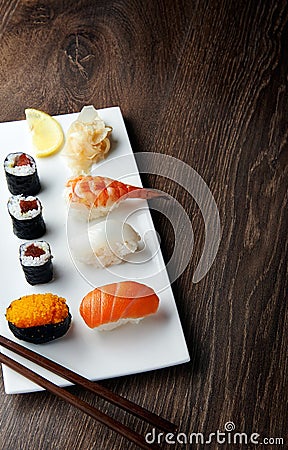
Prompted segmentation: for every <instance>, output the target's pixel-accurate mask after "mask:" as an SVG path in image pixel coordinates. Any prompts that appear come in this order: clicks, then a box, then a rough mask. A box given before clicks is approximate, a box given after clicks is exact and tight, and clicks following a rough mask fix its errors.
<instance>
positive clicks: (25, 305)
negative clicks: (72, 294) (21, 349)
mask: <svg viewBox="0 0 288 450" xmlns="http://www.w3.org/2000/svg"><path fill="white" fill-rule="evenodd" d="M6 319H7V321H8V326H9V328H10V330H11V331H12V333H13V334H14V336H15V337H16V338H18V339H21V340H23V341H26V342H32V343H33V344H44V343H45V342H50V341H53V340H55V339H57V338H60V337H61V336H64V334H66V333H67V331H68V329H69V327H70V324H71V319H72V317H71V314H70V312H69V308H68V306H67V304H66V300H65V298H62V297H58V296H57V295H54V294H50V293H47V294H31V295H25V296H24V297H21V298H19V299H17V300H14V301H13V302H12V303H11V304H10V305H9V307H8V308H7V309H6Z"/></svg>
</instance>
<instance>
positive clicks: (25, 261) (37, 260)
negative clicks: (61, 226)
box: [20, 241, 51, 267]
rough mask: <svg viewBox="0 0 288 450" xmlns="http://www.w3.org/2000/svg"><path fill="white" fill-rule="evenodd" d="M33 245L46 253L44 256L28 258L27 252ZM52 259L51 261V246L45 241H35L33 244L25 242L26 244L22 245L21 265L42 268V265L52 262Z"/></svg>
mask: <svg viewBox="0 0 288 450" xmlns="http://www.w3.org/2000/svg"><path fill="white" fill-rule="evenodd" d="M31 245H34V246H35V247H38V248H40V249H41V250H43V251H44V252H45V253H44V254H43V255H40V256H37V257H35V256H26V255H25V252H26V250H27V248H28V247H30V246H31ZM50 259H51V252H50V246H49V244H48V243H47V242H45V241H35V242H33V243H31V242H25V244H22V245H21V246H20V260H21V264H22V265H23V266H36V267H37V266H42V265H44V264H46V263H47V262H48V261H50Z"/></svg>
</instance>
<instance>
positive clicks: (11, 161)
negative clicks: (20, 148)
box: [4, 152, 36, 176]
mask: <svg viewBox="0 0 288 450" xmlns="http://www.w3.org/2000/svg"><path fill="white" fill-rule="evenodd" d="M22 154H23V153H22V152H19V153H10V154H9V155H8V156H7V158H6V159H5V161H4V168H5V170H6V172H8V173H10V174H11V175H17V176H27V175H32V174H33V173H34V172H35V170H36V164H35V161H34V160H33V158H32V157H31V156H29V155H27V154H26V156H27V157H28V158H29V160H30V162H31V164H27V165H22V166H15V159H16V158H17V156H20V155H22Z"/></svg>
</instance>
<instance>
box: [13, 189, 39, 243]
mask: <svg viewBox="0 0 288 450" xmlns="http://www.w3.org/2000/svg"><path fill="white" fill-rule="evenodd" d="M7 207H8V211H9V214H10V217H11V219H12V223H13V232H14V234H15V235H16V236H17V237H18V238H20V239H38V238H40V237H42V236H43V235H44V234H45V232H46V226H45V223H44V220H43V217H42V205H41V203H40V200H39V199H38V198H37V197H32V196H28V197H24V196H23V195H16V196H11V197H10V198H9V200H8V204H7Z"/></svg>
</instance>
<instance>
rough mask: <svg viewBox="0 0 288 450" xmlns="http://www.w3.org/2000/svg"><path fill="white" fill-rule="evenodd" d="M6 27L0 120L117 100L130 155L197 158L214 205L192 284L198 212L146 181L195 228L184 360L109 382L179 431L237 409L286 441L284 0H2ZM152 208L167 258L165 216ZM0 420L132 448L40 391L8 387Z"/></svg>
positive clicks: (1, 437)
mask: <svg viewBox="0 0 288 450" xmlns="http://www.w3.org/2000/svg"><path fill="white" fill-rule="evenodd" d="M0 35H1V41H0V42H1V44H0V45H1V62H0V64H1V70H0V105H1V109H0V121H9V120H16V119H23V118H24V109H25V108H26V107H34V108H37V109H42V110H44V111H46V112H48V113H50V114H60V113H68V112H76V111H79V110H80V109H81V108H82V106H83V105H85V104H94V105H95V107H96V108H102V107H108V106H112V105H119V106H120V107H121V109H122V112H123V115H124V118H125V122H126V126H127V130H128V134H129V137H130V140H131V143H132V147H133V149H134V151H135V152H139V151H148V152H154V151H157V152H160V153H163V154H167V155H172V156H175V157H177V158H179V159H181V160H182V161H184V162H186V163H187V164H189V165H191V166H192V167H193V168H194V169H195V170H196V171H197V172H198V173H199V174H200V175H201V177H202V178H203V179H204V180H205V182H206V183H207V185H208V186H209V188H210V190H211V192H212V193H213V195H214V198H215V200H216V202H217V205H218V208H219V212H220V217H221V225H222V240H221V244H220V248H219V252H218V254H217V258H216V260H215V262H214V264H213V266H212V268H211V269H210V271H209V272H208V274H207V275H206V277H205V278H203V279H202V280H201V281H200V282H199V283H197V284H193V283H192V277H193V273H194V271H195V268H196V266H197V262H198V261H199V258H200V256H201V252H202V249H203V243H204V237H203V236H204V224H203V220H202V218H201V213H200V211H199V208H198V206H197V204H196V203H195V202H194V201H193V199H192V198H191V196H190V195H188V194H187V192H185V191H184V190H183V189H182V188H181V187H179V186H178V185H177V184H176V183H174V182H172V181H170V180H168V179H166V178H162V177H157V176H152V175H146V176H145V177H144V182H145V185H148V186H153V187H155V188H158V189H163V190H165V191H167V192H169V194H170V195H172V196H174V197H175V198H176V199H177V200H178V201H179V202H180V203H181V204H182V206H183V208H185V210H186V212H187V214H188V215H189V217H190V219H191V221H192V224H193V230H194V234H195V245H194V252H193V256H192V258H191V261H190V264H189V266H188V267H187V268H186V270H185V272H184V273H183V274H182V275H181V276H180V277H179V278H178V279H177V280H176V281H175V282H174V283H173V291H174V294H175V298H176V302H177V306H178V311H179V315H180V318H181V322H182V325H183V330H184V334H185V337H186V340H187V344H188V347H189V352H190V356H191V362H189V363H187V364H185V365H182V366H175V367H171V368H167V369H164V370H158V371H153V372H148V373H144V374H140V375H134V376H129V377H123V378H119V379H113V380H108V381H105V382H103V384H104V385H105V386H107V387H109V388H111V389H113V390H114V391H115V392H117V393H119V394H122V395H124V396H126V397H127V398H129V399H130V400H132V401H135V402H138V403H139V404H141V405H143V406H145V407H147V408H148V409H150V410H152V411H154V412H156V413H159V414H161V415H163V416H164V417H166V418H167V419H169V420H172V421H176V422H178V423H179V424H180V426H179V431H181V432H183V433H186V434H189V433H192V432H195V433H196V432H198V433H203V434H205V436H206V437H207V438H208V435H209V433H212V432H216V431H217V429H220V430H223V429H224V425H225V423H227V422H228V421H232V422H234V424H235V427H236V430H237V431H239V432H246V433H247V434H250V433H252V432H255V433H258V434H259V435H260V438H259V442H260V441H263V439H264V438H266V437H268V438H269V437H270V438H277V437H281V438H283V439H284V441H285V442H286V445H287V444H288V436H287V412H288V410H287V397H288V395H287V393H288V381H287V344H288V333H287V323H288V317H287V244H288V240H287V224H288V208H287V184H288V168H287V162H288V127H287V125H288V115H287V101H288V95H287V94H288V70H287V69H288V45H287V42H288V6H287V2H286V1H284V0H283V1H280V0H279V1H276V0H270V1H268V0H267V1H264V0H262V1H261V0H259V1H242V0H240V1H237V2H236V1H233V0H232V1H228V0H223V1H216V0H215V1H214V0H211V1H200V0H199V1H184V0H183V1H178V0H176V1H172V0H167V1H164V0H162V1H154V0H148V1H144V2H138V1H135V0H130V1H115V0H96V1H93V0H87V1H77V2H76V1H68V0H66V1H56V0H54V1H52V0H47V1H45V2H44V1H36V0H35V1H34V0H11V1H5V0H2V1H0ZM2 150H3V151H5V150H4V149H2ZM153 218H154V221H155V227H156V229H157V230H158V232H159V233H160V235H161V242H162V249H163V253H164V257H165V259H166V260H168V259H169V255H170V254H171V252H172V251H173V231H172V228H171V226H170V225H169V223H168V221H167V219H165V217H163V216H162V215H160V214H159V213H158V214H156V213H154V214H153ZM2 283H4V280H1V284H2ZM70 390H71V391H72V392H74V393H77V394H78V395H79V396H80V397H81V398H83V399H86V400H89V402H91V403H92V404H100V406H101V408H102V410H104V411H108V412H110V413H114V412H115V414H116V417H117V418H119V419H123V421H124V423H130V424H131V423H132V424H133V423H134V424H135V429H137V430H140V431H141V432H143V433H146V432H147V431H149V426H148V427H147V426H146V425H144V424H141V423H140V422H139V421H137V420H134V419H133V418H130V417H128V416H127V415H125V414H122V413H119V412H118V411H117V410H115V408H114V407H112V406H108V405H107V404H106V403H105V402H104V401H97V400H96V399H94V398H93V396H92V395H91V394H88V393H86V392H85V391H84V390H82V389H79V388H76V387H73V388H70ZM0 418H1V422H0V448H1V450H12V449H13V450H39V449H41V450H52V449H57V450H66V449H74V450H78V449H79V450H80V449H81V450H83V449H84V450H96V449H97V450H98V449H101V450H104V449H105V450H106V449H107V450H111V449H113V450H114V449H115V450H116V449H130V448H131V449H134V448H135V446H134V445H133V444H130V443H129V442H128V441H126V440H125V439H124V438H120V437H119V436H118V435H117V434H116V433H114V432H112V431H109V430H108V429H106V428H105V427H103V426H100V425H98V424H97V423H95V422H94V421H93V419H91V418H89V417H85V416H84V415H83V414H82V413H81V412H79V411H77V410H75V409H74V408H73V407H70V406H68V405H66V404H65V403H64V402H62V401H60V400H58V399H56V398H55V397H54V396H52V395H49V394H48V393H46V392H41V393H33V394H26V395H13V396H8V395H6V394H5V393H4V388H3V384H2V383H1V388H0ZM271 442H272V441H271ZM260 447H261V448H285V445H283V446H282V447H281V445H280V444H278V447H277V445H276V446H275V445H274V446H273V445H271V444H267V445H261V446H259V448H260ZM166 448H179V449H180V448H187V447H185V445H181V444H180V443H178V444H176V445H173V446H172V445H168V444H167V445H166ZM191 448H192V447H191ZM193 448H199V449H202V448H211V449H216V448H219V449H220V448H223V449H224V448H227V449H228V448H231V449H232V448H233V450H234V449H235V448H257V446H255V445H248V446H241V445H232V444H231V445H229V444H228V443H227V442H226V443H225V444H222V445H221V444H217V443H216V441H215V440H214V441H213V443H212V444H206V445H204V444H199V445H194V446H193ZM286 448H287V447H286Z"/></svg>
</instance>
